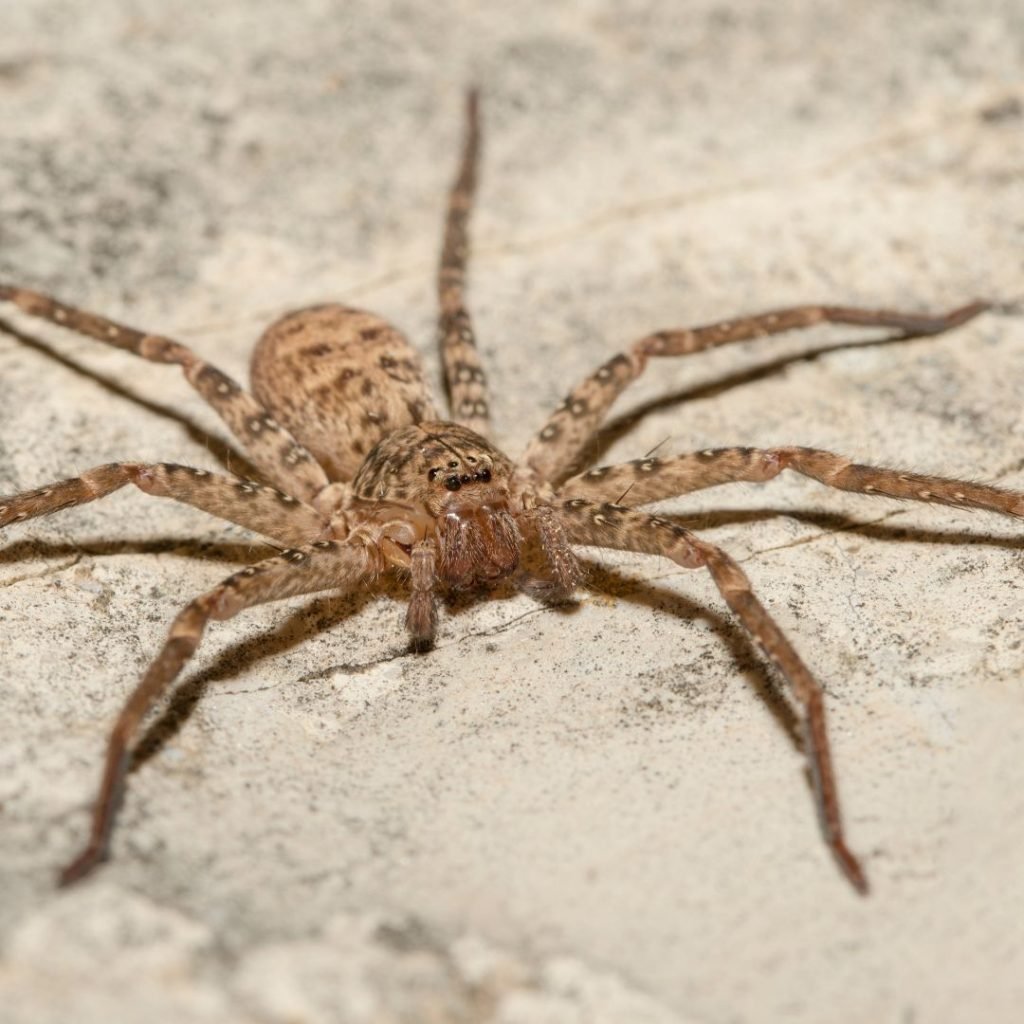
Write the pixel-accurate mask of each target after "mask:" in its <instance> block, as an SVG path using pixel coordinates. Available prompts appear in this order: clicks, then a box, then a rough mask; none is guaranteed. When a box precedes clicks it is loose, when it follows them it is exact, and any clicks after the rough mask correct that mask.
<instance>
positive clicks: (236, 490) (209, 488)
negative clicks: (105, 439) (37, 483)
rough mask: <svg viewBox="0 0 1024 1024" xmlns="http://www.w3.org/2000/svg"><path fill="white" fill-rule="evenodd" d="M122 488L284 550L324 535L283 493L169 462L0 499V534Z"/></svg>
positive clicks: (109, 470) (107, 470)
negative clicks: (168, 501) (223, 522)
mask: <svg viewBox="0 0 1024 1024" xmlns="http://www.w3.org/2000/svg"><path fill="white" fill-rule="evenodd" d="M126 484H134V485H135V486H136V487H138V488H139V490H140V491H145V492H146V493H147V494H155V495H157V496H158V497H162V498H173V499H174V500H175V501H180V502H183V503H184V504H186V505H193V506H194V507H195V508H200V509H202V510H203V511H204V512H209V513H210V514H211V515H215V516H217V517H218V518H220V519H227V520H228V521H229V522H232V523H237V524H238V525H239V526H243V527H245V528H246V529H247V530H253V531H254V532H255V533H261V534H263V535H264V536H265V537H270V538H272V539H273V540H276V541H280V542H282V543H284V544H308V543H310V542H311V541H313V540H317V539H318V538H320V537H322V536H323V535H324V534H325V532H326V531H327V529H328V519H327V518H326V517H325V516H322V515H320V514H319V513H318V512H317V511H316V509H313V508H310V506H309V505H306V504H304V503H303V502H301V501H299V500H298V499H297V498H293V497H292V496H291V495H290V494H285V493H284V492H283V491H278V490H275V489H274V488H273V487H265V486H264V485H263V484H259V483H256V482H255V481H252V480H242V479H240V478H239V477H233V476H225V475H221V474H217V473H210V472H207V471H206V470H205V469H192V468H190V467H189V466H177V465H175V464H173V463H170V462H158V463H155V464H148V465H147V464H144V463H139V462H112V463H109V464H108V465H106V466H97V467H96V468H95V469H90V470H87V471H86V472H84V473H83V474H82V475H81V476H77V477H72V478H71V479H70V480H60V481H57V482H56V483H52V484H47V485H46V486H45V487H38V488H36V489H35V490H32V491H25V492H24V493H22V494H14V495H11V496H10V497H6V498H0V528H2V527H4V526H7V525H9V524H10V523H20V522H22V521H23V520H26V519H35V518H36V517H37V516H47V515H50V514H52V513H54V512H59V511H61V509H65V508H71V507H72V506H74V505H84V504H86V503H87V502H90V501H95V500H96V499H97V498H103V497H106V495H108V494H113V492H114V491H117V490H120V489H121V488H122V487H124V486H125V485H126Z"/></svg>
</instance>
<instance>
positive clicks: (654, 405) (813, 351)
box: [559, 332, 932, 482]
mask: <svg viewBox="0 0 1024 1024" xmlns="http://www.w3.org/2000/svg"><path fill="white" fill-rule="evenodd" d="M929 337H932V335H928V334H907V333H903V332H897V333H894V334H888V335H886V336H885V337H882V338H868V339H866V340H865V339H858V340H853V341H838V342H832V343H831V344H828V345H819V346H817V347H814V348H809V349H805V350H804V351H802V352H794V353H791V354H788V355H784V356H778V357H776V358H774V359H770V360H765V361H762V362H760V363H756V364H755V365H753V366H748V367H744V368H743V369H740V370H736V371H734V372H732V373H728V374H726V375H724V376H722V377H719V378H718V379H717V380H711V381H705V382H704V383H702V384H698V385H696V386H694V387H690V388H685V389H683V390H682V391H676V392H674V393H672V394H668V395H661V396H659V397H657V398H652V399H651V400H650V401H647V402H644V403H643V404H642V405H639V406H637V407H636V408H634V409H631V410H630V411H629V412H626V413H622V414H621V415H619V416H616V417H615V418H614V419H611V420H609V421H608V422H607V423H605V424H604V426H602V427H601V428H600V429H599V430H597V431H596V432H595V434H594V435H593V437H592V438H591V440H590V441H589V442H588V443H587V444H586V445H585V446H584V448H583V450H582V451H581V452H580V454H579V456H577V458H576V459H575V460H574V461H573V464H572V466H570V467H568V468H567V469H566V471H565V472H564V473H563V474H561V475H560V477H559V482H561V481H563V480H566V479H568V478H569V477H571V476H573V475H575V474H576V473H579V472H581V471H582V470H583V469H585V468H586V467H587V466H590V465H593V464H594V463H595V462H596V461H597V460H598V459H600V458H602V456H604V454H605V453H606V452H607V451H608V449H609V448H611V447H612V445H614V444H615V443H616V442H617V441H619V440H621V439H622V438H623V437H625V436H626V435H627V434H629V432H630V431H631V430H632V429H633V428H634V427H635V426H636V425H637V423H639V422H640V420H642V419H643V418H644V417H645V416H649V415H650V414H651V413H654V412H664V411H666V410H670V409H676V408H678V407H679V406H682V405H686V404H687V403H689V402H697V401H702V400H705V399H709V398H716V397H717V396H718V395H721V394H724V393H725V392H727V391H732V390H734V389H735V388H740V387H744V386H745V385H747V384H754V383H756V382H757V381H760V380H765V379H767V378H769V377H773V376H775V375H776V374H779V373H782V372H783V371H784V370H787V369H788V368H789V367H791V366H795V365H797V364H799V363H813V362H816V361H817V360H819V359H822V358H823V357H825V356H827V355H831V354H832V353H833V352H848V351H855V350H857V349H870V348H884V347H888V346H891V345H899V344H904V343H906V342H909V341H916V340H921V339H923V338H929ZM698 354H699V353H698Z"/></svg>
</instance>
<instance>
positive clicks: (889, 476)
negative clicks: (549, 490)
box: [560, 446, 1024, 517]
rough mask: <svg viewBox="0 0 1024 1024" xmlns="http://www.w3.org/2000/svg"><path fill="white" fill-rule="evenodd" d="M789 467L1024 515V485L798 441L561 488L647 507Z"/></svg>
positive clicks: (865, 490)
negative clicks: (878, 460)
mask: <svg viewBox="0 0 1024 1024" xmlns="http://www.w3.org/2000/svg"><path fill="white" fill-rule="evenodd" d="M786 469H788V470H791V471H792V472H794V473H800V474H801V475H802V476H807V477H810V478H811V479H812V480H818V481H819V482H820V483H823V484H825V485H826V486H827V487H834V488H836V490H840V491H854V492H856V493H859V494H870V495H872V496H874V497H883V498H899V499H902V500H906V501H924V502H928V503H930V504H936V505H952V506H953V507H955V508H976V509H984V510H985V511H988V512H998V513H1000V514H1001V515H1006V516H1018V517H1019V516H1024V493H1022V492H1020V491H1008V490H1004V489H1003V488H1001V487H990V486H989V485H987V484H976V483H971V482H970V481H969V480H953V479H950V478H948V477H941V476H927V475H926V474H924V473H910V472H907V471H906V470H902V469H885V468H884V467H881V466H867V465H863V464H860V463H856V462H853V461H852V460H850V459H847V458H844V457H843V456H842V455H836V454H834V453H833V452H826V451H822V450H821V449H820V448H803V447H796V446H792V447H785V448H709V449H707V450H705V451H702V452H692V453H689V454H687V455H677V456H675V457H673V458H667V459H653V458H652V459H635V460H634V461H633V462H626V463H622V464H621V465H618V466H598V467H597V468H596V469H591V470H589V471H588V472H586V473H581V474H580V475H579V476H574V477H572V478H571V479H569V480H567V481H566V482H565V483H564V484H563V485H562V488H561V490H560V494H561V496H563V497H573V496H578V497H581V498H586V499H587V500H588V501H609V500H610V501H616V502H627V503H628V504H630V505H644V504H647V503H648V502H652V501H661V500H662V499H664V498H674V497H676V496H677V495H680V494H689V493H690V492H691V491H697V490H701V489H702V488H705V487H716V486H718V485H720V484H730V483H739V482H741V481H742V482H749V483H762V482H764V481H766V480H771V479H773V478H774V477H776V476H778V475H779V474H780V473H781V472H782V471H783V470H786Z"/></svg>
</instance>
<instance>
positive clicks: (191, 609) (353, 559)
mask: <svg viewBox="0 0 1024 1024" xmlns="http://www.w3.org/2000/svg"><path fill="white" fill-rule="evenodd" d="M375 568H376V566H375V565H374V561H373V557H372V555H371V553H370V551H369V549H367V548H365V547H361V546H353V545H346V544H343V543H342V542H340V541H327V540H324V541H317V542H315V543H314V544H311V545H309V546H307V547H304V548H297V549H294V550H290V551H284V552H282V553H281V554H280V555H277V556H275V557H274V558H268V559H266V560H265V561H262V562H257V563H256V564H255V565H250V566H248V567H246V568H245V569H242V570H241V571H240V572H236V573H235V574H234V575H232V576H229V577H228V578H227V579H226V580H224V582H223V583H221V584H220V585H219V586H218V587H215V588H214V589H213V590H211V591H209V592H208V593H206V594H203V595H202V596H201V597H197V598H196V599H195V600H194V601H191V602H190V603H189V604H188V605H186V606H185V608H184V609H183V610H182V611H181V612H180V613H179V614H178V616H177V618H175V620H174V622H173V623H172V625H171V630H170V635H169V636H168V638H167V641H166V643H165V644H164V646H163V649H162V650H161V651H160V653H159V654H158V655H157V657H156V659H155V660H154V661H153V663H152V664H151V665H150V666H149V668H148V669H147V670H146V673H145V675H144V676H143V677H142V680H141V681H140V682H139V684H138V686H137V687H136V688H135V690H134V691H133V693H132V694H131V696H130V697H129V698H128V700H127V702H126V703H125V705H124V707H123V708H122V709H121V713H120V714H119V715H118V717H117V721H116V723H115V724H114V728H113V730H112V732H111V734H110V739H109V741H108V743H107V755H106V760H105V762H104V768H103V777H102V781H101V783H100V790H99V794H98V796H97V799H96V805H95V807H94V809H93V816H92V828H91V831H90V835H89V841H88V842H87V843H86V845H85V848H84V849H83V850H82V852H81V853H80V854H79V855H78V856H77V857H76V858H75V859H74V860H73V861H72V862H71V863H70V864H69V865H68V866H67V867H66V868H65V869H64V870H63V872H62V873H61V876H60V882H61V884H62V885H70V884H71V883H72V882H77V881H78V880H79V879H80V878H84V877H85V876H86V875H88V874H89V873H90V872H91V871H93V869H94V868H96V867H97V866H98V865H99V864H100V863H101V862H102V861H103V860H105V859H106V856H107V850H108V847H109V843H110V833H111V830H112V829H113V826H114V818H115V816H116V814H117V810H118V806H119V804H120V801H121V796H122V793H123V790H124V781H125V773H126V771H127V769H128V764H129V761H130V750H129V748H130V745H131V743H132V741H133V740H134V738H135V736H136V735H137V733H138V730H139V726H140V724H141V723H142V721H143V719H144V718H145V717H146V715H147V714H148V713H149V712H150V711H151V710H152V708H153V707H154V706H155V705H156V703H157V701H158V700H159V699H160V698H161V697H162V696H163V695H164V693H165V692H166V691H167V689H168V687H169V686H170V685H171V683H173V682H174V680H175V678H176V677H177V676H178V673H179V672H181V670H182V668H183V667H184V665H185V663H186V662H187V661H188V660H189V658H191V657H192V655H193V654H194V653H195V650H196V648H197V647H198V646H199V641H200V640H201V639H202V636H203V632H204V630H205V629H206V626H207V624H208V623H209V622H210V620H211V619H215V620H223V619H230V618H231V617H232V616H234V615H237V614H238V613H239V612H241V611H244V610H245V609H246V608H251V607H252V606H253V605H257V604H262V603H263V602H265V601H277V600H280V599H281V598H285V597H294V596H296V595H298V594H309V593H313V592H315V591H318V590H332V589H335V588H337V587H345V586H348V585H350V584H352V583H354V582H355V581H356V580H358V579H359V578H360V577H362V576H365V575H366V574H367V573H368V572H371V571H373V570H374V569H375Z"/></svg>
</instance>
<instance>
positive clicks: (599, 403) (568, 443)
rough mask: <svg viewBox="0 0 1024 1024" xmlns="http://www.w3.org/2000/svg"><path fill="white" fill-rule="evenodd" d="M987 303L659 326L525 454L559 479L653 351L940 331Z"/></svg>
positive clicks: (589, 381) (574, 400)
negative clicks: (930, 310)
mask: <svg viewBox="0 0 1024 1024" xmlns="http://www.w3.org/2000/svg"><path fill="white" fill-rule="evenodd" d="M987 308H988V304H987V303H984V302H972V303H970V305H967V306H962V307H960V308H959V309H954V310H953V311H952V312H949V313H945V314H942V315H929V314H915V313H900V312H897V311H895V310H888V309H856V308H852V307H849V306H796V307H794V308H792V309H780V310H777V311H776V312H773V313H762V314H760V315H758V316H751V317H745V318H744V319H741V320H724V321H722V322H720V323H715V324H708V325H707V326H704V327H692V328H688V329H685V330H672V331H658V332H656V333H655V334H649V335H647V336H646V337H644V338H641V339H640V340H639V341H637V342H634V344H633V345H631V346H630V348H629V349H628V351H626V352H622V353H619V355H617V356H614V357H613V358H612V359H610V360H609V361H608V362H606V363H605V364H604V365H603V366H600V367H598V369H597V370H596V371H595V372H594V373H593V374H591V375H590V376H589V377H587V378H586V380H584V381H582V382H581V383H580V384H579V385H578V386H577V387H576V388H574V389H573V391H571V392H570V393H569V395H568V397H567V398H566V399H565V401H564V402H563V403H562V404H561V405H560V406H559V407H558V409H557V410H555V412H554V414H553V415H552V416H551V418H550V419H549V420H548V421H547V423H545V424H544V426H543V428H542V429H541V431H540V432H539V433H538V434H537V435H536V437H534V438H533V440H532V441H531V442H530V444H529V446H528V447H527V449H526V453H525V455H524V460H525V462H526V463H527V465H529V466H530V468H531V469H533V470H534V471H535V472H536V473H537V474H538V475H539V476H540V477H541V479H544V480H550V481H555V480H557V479H558V478H559V477H560V476H561V475H562V474H563V473H564V472H565V471H566V470H567V469H568V468H569V466H570V465H571V464H572V462H573V460H574V459H575V458H576V457H577V455H579V453H580V451H581V449H582V448H583V446H584V445H585V444H586V442H587V441H588V440H589V439H590V437H591V435H592V434H593V433H594V431H595V430H596V429H597V428H598V427H599V426H600V425H601V422H602V420H603V419H604V417H605V414H606V413H607V412H608V409H609V408H610V407H611V405H612V403H613V402H614V401H615V399H616V398H618V396H619V395H620V394H621V393H622V392H623V391H624V390H625V388H626V387H627V386H628V385H629V384H631V383H632V382H633V381H634V380H636V379H637V377H639V376H640V374H641V373H642V372H643V370H644V368H645V367H646V365H647V361H648V360H649V359H650V358H651V357H655V356H657V357H661V356H685V355H691V354H692V353H694V352H700V351H703V350H704V349H708V348H715V347H717V346H719V345H728V344H731V343H732V342H736V341H749V340H750V339H752V338H760V337H764V336H767V335H772V334H781V333H783V332H785V331H793V330H797V329H799V328H803V327H812V326H814V325H815V324H821V323H831V324H853V325H857V326H863V327H890V328H893V329H896V330H900V331H903V332H904V333H905V334H906V335H907V336H908V337H913V336H918V335H926V334H940V333H941V332H943V331H948V330H950V329H951V328H953V327H958V326H959V325H960V324H963V323H966V322H967V321H968V320H970V319H971V318H972V317H975V316H977V315H978V314H979V313H981V312H983V311H984V310H985V309H987Z"/></svg>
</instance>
